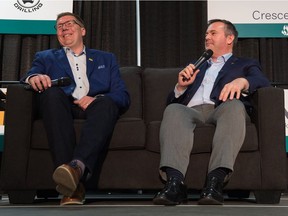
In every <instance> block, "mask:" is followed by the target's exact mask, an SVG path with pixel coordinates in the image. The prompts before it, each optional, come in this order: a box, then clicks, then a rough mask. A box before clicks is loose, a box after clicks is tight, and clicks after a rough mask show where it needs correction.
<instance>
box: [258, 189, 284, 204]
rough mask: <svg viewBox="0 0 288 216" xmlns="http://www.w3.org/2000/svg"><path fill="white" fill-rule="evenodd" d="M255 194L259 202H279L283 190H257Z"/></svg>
mask: <svg viewBox="0 0 288 216" xmlns="http://www.w3.org/2000/svg"><path fill="white" fill-rule="evenodd" d="M254 195H255V198H256V203H258V204H278V203H279V202H280V198H281V191H271V190H257V191H254Z"/></svg>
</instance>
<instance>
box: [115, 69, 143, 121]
mask: <svg viewBox="0 0 288 216" xmlns="http://www.w3.org/2000/svg"><path fill="white" fill-rule="evenodd" d="M120 73H121V77H122V79H123V80H124V82H125V84H126V86H127V90H128V92H129V94H130V100H131V104H130V107H129V109H128V111H127V112H126V113H124V114H123V115H122V116H121V118H139V119H142V118H143V109H142V81H141V73H142V68H141V67H137V66H134V67H121V68H120Z"/></svg>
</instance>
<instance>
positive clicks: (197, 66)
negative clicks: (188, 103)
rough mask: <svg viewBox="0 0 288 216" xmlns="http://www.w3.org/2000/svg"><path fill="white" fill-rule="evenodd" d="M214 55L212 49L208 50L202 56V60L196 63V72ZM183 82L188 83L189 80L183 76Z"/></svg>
mask: <svg viewBox="0 0 288 216" xmlns="http://www.w3.org/2000/svg"><path fill="white" fill-rule="evenodd" d="M212 55H213V51H212V50H211V49H208V50H206V51H205V52H204V53H203V54H202V55H201V56H200V58H199V59H198V60H197V61H196V62H195V64H194V66H195V69H194V71H196V70H197V69H198V68H199V67H200V66H201V65H202V64H203V63H204V62H205V61H207V60H208V59H209V58H210V57H211V56H212ZM182 80H183V81H188V80H189V79H187V78H186V77H184V76H183V78H182Z"/></svg>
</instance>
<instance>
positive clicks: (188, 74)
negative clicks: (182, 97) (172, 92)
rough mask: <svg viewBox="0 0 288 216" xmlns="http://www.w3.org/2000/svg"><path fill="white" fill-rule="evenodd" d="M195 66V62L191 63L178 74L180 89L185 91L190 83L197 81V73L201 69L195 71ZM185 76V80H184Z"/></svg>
mask: <svg viewBox="0 0 288 216" xmlns="http://www.w3.org/2000/svg"><path fill="white" fill-rule="evenodd" d="M194 69H195V66H194V65H193V64H189V65H188V66H187V67H186V68H184V69H183V70H182V71H180V73H179V74H178V85H177V89H178V90H179V91H183V90H185V89H186V88H187V86H188V85H190V84H192V83H193V82H194V81H195V78H196V76H197V74H198V73H199V72H200V70H199V69H198V70H196V71H194ZM183 78H185V80H183Z"/></svg>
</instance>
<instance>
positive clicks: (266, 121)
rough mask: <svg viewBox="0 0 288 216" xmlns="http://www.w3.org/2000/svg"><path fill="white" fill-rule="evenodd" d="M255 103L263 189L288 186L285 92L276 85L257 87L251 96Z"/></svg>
mask: <svg viewBox="0 0 288 216" xmlns="http://www.w3.org/2000/svg"><path fill="white" fill-rule="evenodd" d="M252 103H253V106H254V111H253V113H252V115H251V120H252V122H253V123H255V125H256V128H257V131H258V139H259V150H260V157H261V167H262V169H261V170H262V178H261V179H262V188H275V189H281V188H286V160H287V158H286V150H285V116H284V109H285V108H284V91H283V89H280V88H274V87H265V88H261V89H258V90H257V92H256V93H255V94H254V95H252ZM275 179H278V180H277V181H275ZM275 182H277V184H278V185H275Z"/></svg>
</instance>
